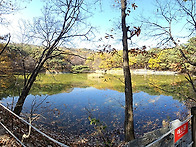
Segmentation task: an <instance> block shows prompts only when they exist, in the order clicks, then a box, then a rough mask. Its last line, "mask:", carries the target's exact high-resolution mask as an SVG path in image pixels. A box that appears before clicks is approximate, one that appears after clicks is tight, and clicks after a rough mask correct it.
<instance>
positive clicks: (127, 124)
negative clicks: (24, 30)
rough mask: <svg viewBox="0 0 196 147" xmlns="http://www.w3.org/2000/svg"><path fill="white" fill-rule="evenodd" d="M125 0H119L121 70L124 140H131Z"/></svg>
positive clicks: (129, 74) (131, 120)
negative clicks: (122, 76)
mask: <svg viewBox="0 0 196 147" xmlns="http://www.w3.org/2000/svg"><path fill="white" fill-rule="evenodd" d="M126 5H127V1H126V0H121V19H122V32H123V37H122V43H123V72H124V79H125V122H124V131H125V141H126V142H128V141H131V140H133V139H135V136H134V123H133V93H132V82H131V73H130V68H129V56H128V41H127V39H128V37H127V27H126V13H125V11H126Z"/></svg>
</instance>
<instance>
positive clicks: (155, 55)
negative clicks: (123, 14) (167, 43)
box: [0, 37, 196, 75]
mask: <svg viewBox="0 0 196 147" xmlns="http://www.w3.org/2000/svg"><path fill="white" fill-rule="evenodd" d="M0 47H1V48H2V47H3V44H1V46H0ZM181 47H182V50H183V51H184V52H185V53H186V56H187V57H188V58H190V60H192V61H193V62H195V60H196V59H195V52H196V37H193V38H191V39H190V40H189V41H188V43H186V44H183V45H181ZM64 50H66V54H61V55H59V56H57V57H55V58H53V59H51V60H49V61H47V62H46V63H45V64H44V66H43V68H42V72H46V71H49V72H50V71H51V72H52V71H57V72H87V71H89V70H91V71H94V70H109V69H114V68H122V60H123V59H122V54H123V52H122V50H118V51H115V53H114V52H103V51H102V52H95V51H91V50H88V49H64ZM41 52H42V47H40V46H35V45H21V44H10V45H9V49H8V50H6V51H5V52H4V53H3V54H4V55H6V56H0V62H1V67H0V68H1V70H0V71H1V73H0V74H1V75H3V74H8V73H9V74H10V73H11V72H14V73H22V72H23V70H24V68H23V67H25V70H26V72H31V71H32V70H33V69H34V67H35V65H36V62H37V58H38V55H39V54H40V53H41ZM129 59H130V60H129V65H130V68H131V69H152V70H159V71H178V72H185V71H186V70H189V71H190V72H191V73H193V74H196V69H195V67H194V66H192V65H191V64H189V63H186V62H185V60H184V58H183V57H182V55H181V54H180V52H179V50H178V49H176V48H166V49H160V48H152V49H150V50H148V51H145V52H142V51H141V50H140V49H137V48H136V49H131V50H130V52H129ZM24 64H25V65H24Z"/></svg>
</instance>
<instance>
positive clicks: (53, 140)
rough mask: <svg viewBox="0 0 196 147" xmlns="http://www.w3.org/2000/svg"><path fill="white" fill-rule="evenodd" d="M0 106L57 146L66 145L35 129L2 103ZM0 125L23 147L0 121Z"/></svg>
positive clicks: (63, 146) (65, 146) (64, 146)
mask: <svg viewBox="0 0 196 147" xmlns="http://www.w3.org/2000/svg"><path fill="white" fill-rule="evenodd" d="M0 106H1V107H3V108H4V109H5V110H6V111H8V112H9V113H11V114H12V115H14V116H15V117H16V118H17V119H19V120H20V121H22V122H23V123H24V124H27V125H28V126H31V127H32V128H33V129H34V130H35V131H37V132H38V133H39V134H41V135H43V136H44V137H46V138H47V139H49V140H50V141H52V142H54V143H56V144H57V145H58V146H62V147H68V146H67V145H65V144H63V143H61V142H59V141H57V140H55V139H53V138H51V137H50V136H48V135H46V134H45V133H43V132H41V131H40V130H39V129H37V128H36V127H34V126H33V125H31V124H30V123H28V122H27V121H26V120H24V119H23V118H21V117H20V116H18V115H16V114H15V113H14V112H12V111H11V110H9V109H8V108H7V107H5V106H4V105H2V104H1V103H0ZM0 125H1V126H2V127H3V128H4V129H5V130H6V131H7V132H8V133H9V134H10V135H12V136H13V137H14V138H15V139H16V140H17V141H18V142H19V143H20V144H21V145H22V146H24V147H25V145H24V144H23V143H22V142H21V141H20V140H19V139H18V138H17V137H16V136H15V135H14V134H13V133H12V132H11V131H10V130H9V129H8V128H7V127H5V125H4V124H3V123H2V122H0Z"/></svg>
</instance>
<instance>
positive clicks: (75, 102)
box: [1, 74, 189, 140]
mask: <svg viewBox="0 0 196 147" xmlns="http://www.w3.org/2000/svg"><path fill="white" fill-rule="evenodd" d="M17 79H20V76H19V77H18V78H17ZM132 79H133V91H134V94H133V97H134V100H133V104H134V127H135V128H134V129H135V130H134V131H135V134H136V136H137V137H138V136H141V135H143V134H144V133H145V132H149V131H152V130H154V129H157V128H160V127H162V126H163V122H170V121H172V120H174V119H181V120H182V119H183V118H185V117H186V116H187V115H188V113H189V110H188V109H187V108H186V106H185V105H184V99H183V97H181V95H180V94H179V91H180V90H182V88H183V86H186V84H185V83H186V82H185V79H184V77H183V76H177V75H174V76H171V75H170V76H166V75H164V76H163V75H133V76H132ZM18 86H19V87H20V83H18ZM15 89H17V88H14V89H11V90H10V91H9V92H10V93H9V92H7V96H5V94H4V95H3V96H1V97H2V100H1V102H2V103H3V104H4V105H8V104H11V103H12V101H13V99H14V101H15V102H16V101H17V98H18V96H17V94H16V93H17V92H13V91H14V90H15ZM184 89H185V88H183V90H184ZM11 91H12V93H11ZM186 92H187V93H188V92H189V91H188V90H186V89H185V91H184V93H186ZM5 93H6V92H5ZM13 93H15V94H13ZM124 97H125V96H124V85H123V77H122V76H119V75H101V76H95V75H94V74H59V75H44V74H41V75H40V76H39V77H38V80H37V81H36V83H35V84H34V87H33V89H32V90H31V92H30V94H29V96H28V97H27V99H26V101H25V104H24V108H23V111H22V113H23V115H25V114H27V113H30V111H32V113H34V114H40V115H39V116H40V117H39V119H38V120H36V121H35V122H34V123H35V124H36V125H38V126H41V127H46V128H50V130H54V131H55V132H59V133H63V134H64V135H67V136H91V135H93V132H94V131H96V129H95V126H94V125H92V124H91V121H92V119H95V120H98V121H99V122H100V123H99V124H101V125H103V126H106V128H107V131H110V132H112V131H114V130H115V131H117V130H118V131H119V132H121V133H119V134H120V135H119V138H120V140H123V135H122V134H123V133H122V132H123V125H124V124H123V123H124V105H125V100H124Z"/></svg>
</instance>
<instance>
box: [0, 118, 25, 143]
mask: <svg viewBox="0 0 196 147" xmlns="http://www.w3.org/2000/svg"><path fill="white" fill-rule="evenodd" d="M0 125H2V127H3V128H4V129H5V130H6V131H7V132H8V133H10V134H11V135H12V136H13V137H14V138H15V139H16V140H17V141H18V142H19V143H20V144H21V145H22V146H23V147H26V146H25V145H24V144H23V143H22V142H21V141H20V140H19V139H18V138H17V137H16V136H15V135H14V134H13V133H12V132H11V131H10V130H9V129H8V128H6V126H4V124H2V123H1V122H0Z"/></svg>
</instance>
